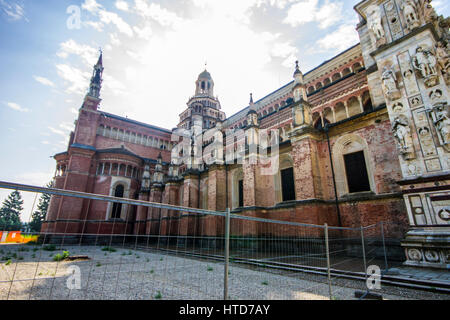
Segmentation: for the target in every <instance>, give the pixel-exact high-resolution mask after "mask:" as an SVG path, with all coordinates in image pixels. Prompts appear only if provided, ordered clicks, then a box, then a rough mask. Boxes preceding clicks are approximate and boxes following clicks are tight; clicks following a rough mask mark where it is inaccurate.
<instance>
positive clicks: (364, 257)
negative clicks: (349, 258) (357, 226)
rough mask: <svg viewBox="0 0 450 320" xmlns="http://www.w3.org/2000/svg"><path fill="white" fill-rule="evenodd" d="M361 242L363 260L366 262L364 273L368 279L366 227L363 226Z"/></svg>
mask: <svg viewBox="0 0 450 320" xmlns="http://www.w3.org/2000/svg"><path fill="white" fill-rule="evenodd" d="M361 243H362V254H363V262H364V274H365V275H366V281H367V262H366V248H365V244H364V228H363V226H361Z"/></svg>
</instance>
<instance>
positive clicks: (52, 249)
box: [42, 244, 56, 251]
mask: <svg viewBox="0 0 450 320" xmlns="http://www.w3.org/2000/svg"><path fill="white" fill-rule="evenodd" d="M42 249H44V250H45V251H55V250H56V246H55V245H54V244H48V245H45V246H43V247H42Z"/></svg>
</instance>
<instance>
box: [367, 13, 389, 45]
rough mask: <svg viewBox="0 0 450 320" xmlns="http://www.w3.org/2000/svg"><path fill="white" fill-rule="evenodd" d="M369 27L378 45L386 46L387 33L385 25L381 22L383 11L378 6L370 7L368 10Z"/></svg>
mask: <svg viewBox="0 0 450 320" xmlns="http://www.w3.org/2000/svg"><path fill="white" fill-rule="evenodd" d="M367 25H368V27H369V30H370V31H372V33H373V35H374V36H375V39H376V41H377V44H378V45H381V44H384V43H385V42H386V38H385V32H384V29H383V24H382V22H381V11H380V8H379V7H377V6H374V5H372V6H370V7H369V9H367Z"/></svg>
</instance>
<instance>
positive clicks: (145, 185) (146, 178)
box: [141, 164, 150, 190]
mask: <svg viewBox="0 0 450 320" xmlns="http://www.w3.org/2000/svg"><path fill="white" fill-rule="evenodd" d="M141 189H143V190H147V189H150V166H149V165H148V164H146V165H145V167H144V173H143V174H142V184H141Z"/></svg>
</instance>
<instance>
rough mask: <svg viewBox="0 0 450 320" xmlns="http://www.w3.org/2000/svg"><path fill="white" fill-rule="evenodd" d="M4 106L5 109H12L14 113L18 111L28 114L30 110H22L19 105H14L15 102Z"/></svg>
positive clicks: (6, 103)
mask: <svg viewBox="0 0 450 320" xmlns="http://www.w3.org/2000/svg"><path fill="white" fill-rule="evenodd" d="M4 104H5V105H6V106H7V107H9V108H10V109H13V110H15V111H19V112H29V111H30V109H27V108H23V107H21V106H20V105H19V104H17V103H15V102H5V103H4Z"/></svg>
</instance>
